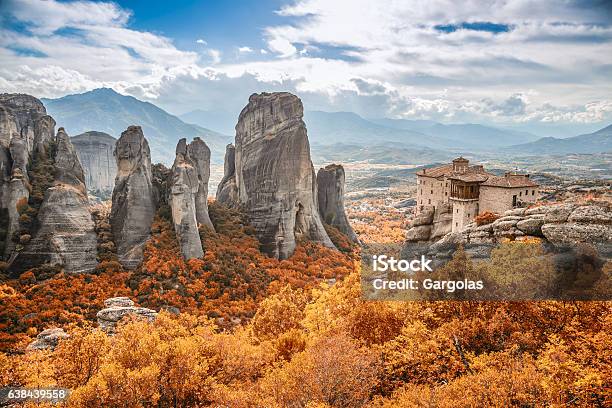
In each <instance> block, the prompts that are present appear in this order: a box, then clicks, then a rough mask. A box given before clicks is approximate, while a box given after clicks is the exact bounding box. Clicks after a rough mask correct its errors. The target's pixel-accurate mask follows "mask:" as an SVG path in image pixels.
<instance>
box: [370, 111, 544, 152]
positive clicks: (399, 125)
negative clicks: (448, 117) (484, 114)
mask: <svg viewBox="0 0 612 408" xmlns="http://www.w3.org/2000/svg"><path fill="white" fill-rule="evenodd" d="M372 121H373V122H375V123H378V124H380V125H384V126H387V127H392V128H396V129H404V130H411V131H416V132H421V133H424V134H427V135H430V136H435V137H440V138H444V139H448V140H451V141H453V142H456V143H460V144H461V145H462V146H464V147H471V148H475V149H478V150H487V149H490V148H499V147H503V146H512V145H515V144H519V143H527V142H532V141H535V140H537V139H538V136H536V135H533V134H531V133H528V132H521V131H517V130H511V129H500V128H496V127H492V126H484V125H479V124H474V123H464V124H442V123H438V122H434V121H430V120H406V119H387V118H383V119H374V120H372Z"/></svg>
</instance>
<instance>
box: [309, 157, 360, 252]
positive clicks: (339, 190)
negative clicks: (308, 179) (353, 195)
mask: <svg viewBox="0 0 612 408" xmlns="http://www.w3.org/2000/svg"><path fill="white" fill-rule="evenodd" d="M317 197H318V201H319V214H320V215H321V217H322V218H323V221H325V222H326V223H327V224H329V225H332V226H334V227H336V228H338V230H340V232H342V233H343V234H344V235H346V236H347V237H348V238H349V239H350V240H351V241H352V242H359V239H358V238H357V235H356V234H355V231H353V228H352V227H351V224H349V221H348V218H347V217H346V213H345V212H344V167H342V166H341V165H339V164H330V165H329V166H326V167H325V168H321V169H319V171H318V173H317Z"/></svg>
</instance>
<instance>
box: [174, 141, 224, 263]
mask: <svg viewBox="0 0 612 408" xmlns="http://www.w3.org/2000/svg"><path fill="white" fill-rule="evenodd" d="M170 174H171V180H170V183H169V185H170V194H169V195H170V197H169V199H168V203H169V204H170V209H171V212H172V220H173V223H174V230H175V232H176V236H177V239H178V241H179V245H180V247H181V252H182V254H183V257H184V258H185V259H191V258H200V257H202V255H204V250H203V249H202V242H201V241H200V234H199V231H198V224H203V225H206V226H207V227H209V228H211V229H212V228H213V225H212V222H211V221H210V217H209V216H208V202H207V197H208V179H209V176H210V150H209V149H208V147H207V146H206V143H204V142H203V141H202V140H201V139H200V138H196V139H195V140H194V141H193V142H192V143H190V144H187V141H186V140H185V139H181V140H180V141H179V143H178V145H177V146H176V158H175V160H174V164H173V166H172V170H171V173H170Z"/></svg>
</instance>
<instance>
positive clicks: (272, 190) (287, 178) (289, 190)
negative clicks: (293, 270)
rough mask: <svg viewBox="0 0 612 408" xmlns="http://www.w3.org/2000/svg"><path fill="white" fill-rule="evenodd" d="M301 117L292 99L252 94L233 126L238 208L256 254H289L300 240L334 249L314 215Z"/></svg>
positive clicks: (287, 95)
mask: <svg viewBox="0 0 612 408" xmlns="http://www.w3.org/2000/svg"><path fill="white" fill-rule="evenodd" d="M303 115H304V109H303V106H302V102H301V101H300V99H299V98H298V97H297V96H295V95H292V94H290V93H287V92H278V93H261V94H253V95H251V96H250V98H249V103H248V104H247V106H245V108H244V109H243V110H242V112H241V113H240V116H239V118H238V124H237V125H236V150H235V182H236V188H237V193H238V194H237V196H238V205H239V206H240V207H242V208H243V209H244V211H245V212H246V214H247V216H248V218H249V221H250V223H251V224H252V225H253V227H254V229H255V233H256V235H257V237H258V239H259V242H260V244H261V250H262V251H263V252H264V253H266V254H267V255H269V256H273V257H276V258H280V259H286V258H288V257H289V256H291V255H292V254H293V251H294V250H295V246H296V243H297V241H299V240H300V239H306V240H311V241H314V242H318V243H321V244H323V245H325V246H327V247H330V248H333V247H334V244H333V243H332V242H331V240H330V239H329V237H328V235H327V233H326V232H325V229H324V228H323V222H322V221H321V218H320V216H319V209H318V205H317V198H316V180H315V173H314V168H313V166H312V161H311V159H310V144H309V142H308V136H307V134H306V125H305V124H304V121H303V120H302V117H303ZM222 188H223V187H222Z"/></svg>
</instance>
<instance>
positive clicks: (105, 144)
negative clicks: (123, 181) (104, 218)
mask: <svg viewBox="0 0 612 408" xmlns="http://www.w3.org/2000/svg"><path fill="white" fill-rule="evenodd" d="M116 142H117V139H115V138H114V137H112V136H111V135H109V134H107V133H103V132H94V131H91V132H85V133H82V134H80V135H77V136H73V137H72V144H73V145H74V147H75V149H76V151H77V154H78V155H79V160H80V161H81V164H82V165H83V171H84V172H85V186H86V187H87V189H88V190H91V191H99V192H109V193H110V192H112V191H113V187H114V185H115V176H116V175H117V164H116V163H115V158H114V157H113V151H114V149H115V143H116Z"/></svg>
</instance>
